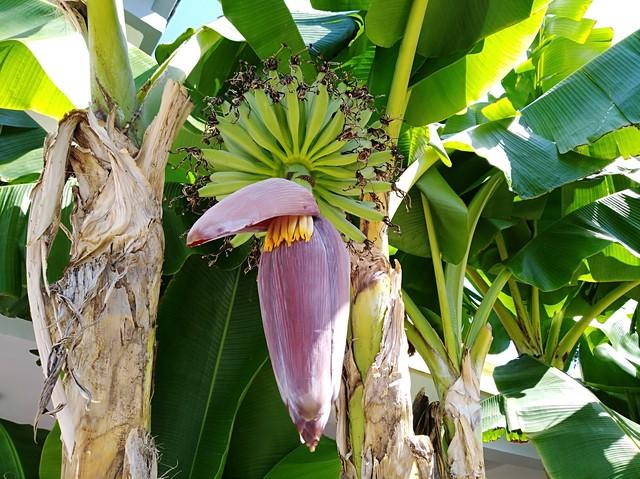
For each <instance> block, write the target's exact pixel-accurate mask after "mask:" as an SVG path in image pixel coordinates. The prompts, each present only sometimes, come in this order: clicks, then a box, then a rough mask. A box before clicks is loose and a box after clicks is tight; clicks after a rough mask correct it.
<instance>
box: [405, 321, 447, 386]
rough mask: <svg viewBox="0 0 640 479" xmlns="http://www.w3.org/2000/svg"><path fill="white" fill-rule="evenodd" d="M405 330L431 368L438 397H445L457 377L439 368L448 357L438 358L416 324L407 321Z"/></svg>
mask: <svg viewBox="0 0 640 479" xmlns="http://www.w3.org/2000/svg"><path fill="white" fill-rule="evenodd" d="M404 330H405V333H406V334H407V339H408V340H409V342H410V343H411V344H413V347H414V348H415V349H416V352H417V353H418V354H419V355H420V357H422V359H424V362H425V363H426V365H427V367H428V368H429V372H430V373H431V376H432V377H433V382H434V384H435V385H436V387H437V389H438V397H443V394H444V393H445V392H446V390H447V388H449V387H450V386H451V385H452V384H453V382H454V381H455V378H456V377H457V375H454V374H451V373H450V372H449V371H448V370H447V369H444V368H441V367H438V366H437V364H438V363H441V362H442V361H443V360H445V361H446V357H445V358H438V356H437V355H436V354H434V352H433V348H431V346H430V345H429V344H428V343H427V341H425V339H424V338H423V337H422V335H421V334H420V331H418V328H416V326H415V325H414V324H411V322H409V321H405V322H404Z"/></svg>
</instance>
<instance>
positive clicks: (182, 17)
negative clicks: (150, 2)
mask: <svg viewBox="0 0 640 479" xmlns="http://www.w3.org/2000/svg"><path fill="white" fill-rule="evenodd" d="M220 15H222V7H221V6H220V2H218V1H216V0H181V1H180V4H179V5H178V8H177V9H176V11H175V13H174V14H173V17H172V18H171V21H170V22H169V24H168V25H167V29H166V30H165V31H164V33H163V34H162V37H160V43H169V42H172V41H173V40H175V39H176V38H177V37H178V36H179V35H180V34H181V33H182V32H184V31H185V30H186V29H187V28H189V27H200V26H202V25H204V24H205V23H210V22H211V21H213V20H215V19H216V18H218V17H219V16H220Z"/></svg>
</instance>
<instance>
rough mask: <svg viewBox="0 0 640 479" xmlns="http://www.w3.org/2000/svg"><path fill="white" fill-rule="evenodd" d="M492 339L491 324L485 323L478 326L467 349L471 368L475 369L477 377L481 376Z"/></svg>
mask: <svg viewBox="0 0 640 479" xmlns="http://www.w3.org/2000/svg"><path fill="white" fill-rule="evenodd" d="M492 341H493V334H492V333H491V325H490V324H485V325H484V326H482V327H481V328H480V331H478V334H477V335H476V337H475V339H474V342H473V344H472V346H471V348H470V349H469V356H470V357H471V364H472V365H473V369H475V370H476V373H477V374H478V378H481V377H482V369H483V368H484V361H485V359H486V358H487V354H489V348H490V347H491V342H492Z"/></svg>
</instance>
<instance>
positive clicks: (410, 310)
mask: <svg viewBox="0 0 640 479" xmlns="http://www.w3.org/2000/svg"><path fill="white" fill-rule="evenodd" d="M402 298H403V301H404V308H405V311H406V313H407V315H408V316H409V318H411V321H412V322H413V324H412V325H411V326H412V327H414V328H415V329H416V331H417V332H418V334H419V335H420V337H421V338H422V340H423V341H424V342H425V343H426V345H427V347H428V348H429V354H428V356H425V355H423V354H422V353H421V351H419V350H418V352H419V353H420V355H421V356H422V358H423V359H424V360H425V362H426V363H427V366H429V369H430V370H432V372H433V373H434V374H438V375H440V376H445V377H447V378H452V377H454V376H457V375H458V374H459V373H460V371H459V367H458V366H459V365H458V364H452V363H451V362H450V361H449V358H448V355H447V350H446V348H445V346H444V344H442V340H441V339H440V336H439V335H438V333H437V332H436V330H435V329H434V328H433V326H431V323H430V322H429V320H428V319H427V318H426V317H425V316H424V314H422V311H420V308H419V307H418V305H417V304H416V303H415V302H414V301H413V299H411V297H410V296H409V295H408V294H407V292H406V291H404V290H402ZM417 349H418V348H417V347H416V350H417Z"/></svg>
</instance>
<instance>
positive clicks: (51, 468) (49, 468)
mask: <svg viewBox="0 0 640 479" xmlns="http://www.w3.org/2000/svg"><path fill="white" fill-rule="evenodd" d="M61 469H62V440H61V439H60V426H58V423H57V422H56V424H55V425H54V426H53V429H51V431H50V432H49V434H47V438H46V439H45V440H44V444H43V445H42V454H41V456H40V467H39V472H40V476H39V477H40V479H59V478H60V470H61Z"/></svg>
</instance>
